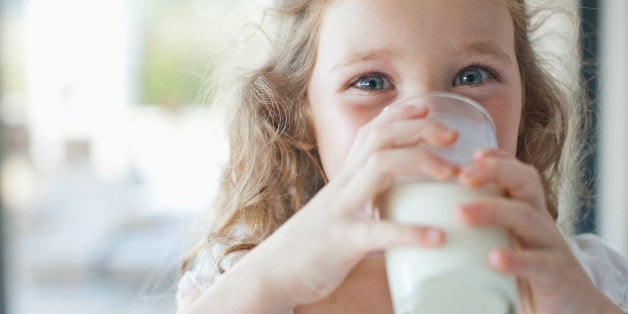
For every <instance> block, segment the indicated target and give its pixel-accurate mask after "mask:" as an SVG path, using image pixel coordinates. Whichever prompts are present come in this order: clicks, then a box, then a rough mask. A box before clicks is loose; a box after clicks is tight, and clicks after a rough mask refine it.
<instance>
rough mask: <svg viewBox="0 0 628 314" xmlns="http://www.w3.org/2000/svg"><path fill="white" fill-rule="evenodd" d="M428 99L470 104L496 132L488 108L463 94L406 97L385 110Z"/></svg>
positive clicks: (430, 93)
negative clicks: (452, 100) (450, 100)
mask: <svg viewBox="0 0 628 314" xmlns="http://www.w3.org/2000/svg"><path fill="white" fill-rule="evenodd" d="M427 97H441V98H452V99H456V100H460V101H463V102H466V103H468V104H470V105H471V106H472V107H474V108H475V109H477V110H478V111H480V113H482V115H483V116H484V117H485V118H486V119H487V120H488V121H489V123H490V124H491V127H492V128H493V130H494V131H496V129H495V122H494V121H493V118H491V115H490V114H489V113H488V111H487V110H486V108H484V107H483V106H482V105H480V104H479V103H478V102H477V101H475V100H473V99H471V98H469V97H467V96H464V95H461V94H457V93H452V92H427V93H421V94H415V95H412V96H410V97H406V98H404V99H402V100H400V101H396V102H394V103H392V104H390V105H388V106H386V108H384V111H386V110H389V108H393V107H396V106H400V105H402V104H403V103H406V102H408V101H410V100H412V99H420V98H427Z"/></svg>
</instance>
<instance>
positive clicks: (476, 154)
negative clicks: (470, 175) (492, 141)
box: [473, 148, 488, 160]
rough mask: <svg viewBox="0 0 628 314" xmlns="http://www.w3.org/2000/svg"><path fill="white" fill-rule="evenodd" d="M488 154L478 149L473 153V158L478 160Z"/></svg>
mask: <svg viewBox="0 0 628 314" xmlns="http://www.w3.org/2000/svg"><path fill="white" fill-rule="evenodd" d="M487 154H488V150H486V149H483V148H478V149H476V150H475V151H474V152H473V158H474V159H476V160H478V159H482V158H484V156H486V155H487Z"/></svg>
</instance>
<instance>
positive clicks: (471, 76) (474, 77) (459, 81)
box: [454, 67, 494, 86]
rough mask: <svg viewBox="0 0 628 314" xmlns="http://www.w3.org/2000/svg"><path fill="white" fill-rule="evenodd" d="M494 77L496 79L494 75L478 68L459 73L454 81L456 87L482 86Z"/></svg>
mask: <svg viewBox="0 0 628 314" xmlns="http://www.w3.org/2000/svg"><path fill="white" fill-rule="evenodd" d="M492 77H494V75H493V73H491V72H489V71H488V70H486V69H482V68H478V67H471V68H466V69H463V70H462V71H460V73H458V75H457V76H456V79H455V80H454V86H460V85H480V84H482V83H484V82H486V81H487V80H488V79H490V78H492Z"/></svg>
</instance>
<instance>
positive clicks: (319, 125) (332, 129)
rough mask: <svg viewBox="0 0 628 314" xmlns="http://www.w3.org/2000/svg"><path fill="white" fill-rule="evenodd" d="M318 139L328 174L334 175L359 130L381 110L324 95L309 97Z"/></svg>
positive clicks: (339, 168) (339, 169)
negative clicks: (369, 109)
mask: <svg viewBox="0 0 628 314" xmlns="http://www.w3.org/2000/svg"><path fill="white" fill-rule="evenodd" d="M310 106H311V110H312V116H313V120H314V129H315V132H316V142H317V149H318V152H319V155H320V157H321V161H322V163H323V168H324V170H325V174H326V175H327V177H328V178H329V179H333V178H334V177H335V176H336V174H337V173H338V172H340V171H341V170H342V166H343V165H344V163H345V160H346V158H347V156H348V155H349V151H350V150H351V147H352V145H353V142H354V140H355V137H356V134H357V132H358V131H359V129H360V128H361V127H363V126H364V125H365V124H366V123H368V122H369V121H371V120H372V119H373V118H374V117H375V116H376V115H377V113H378V112H375V111H373V112H371V111H368V110H360V109H358V108H356V106H353V105H352V104H351V103H350V102H347V101H346V100H342V99H340V98H335V97H325V96H324V95H320V94H319V95H318V96H312V97H310Z"/></svg>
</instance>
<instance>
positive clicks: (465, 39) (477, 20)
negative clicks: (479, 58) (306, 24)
mask: <svg viewBox="0 0 628 314" xmlns="http://www.w3.org/2000/svg"><path fill="white" fill-rule="evenodd" d="M320 32H321V33H320V42H319V53H322V54H326V53H329V54H331V55H334V56H338V57H341V56H347V55H351V54H355V53H359V52H360V51H370V50H381V49H386V50H391V51H397V52H400V53H405V54H408V53H412V52H413V51H416V50H419V49H420V50H421V51H422V53H429V52H430V51H431V52H432V53H434V54H435V55H442V54H443V52H444V51H450V50H451V51H453V50H456V49H458V48H460V47H462V46H468V45H472V44H473V43H476V42H486V43H488V42H490V43H493V44H495V45H496V46H498V47H499V48H501V50H503V51H505V52H506V53H508V54H511V55H514V30H513V24H512V18H511V16H510V12H509V11H508V8H507V7H506V6H505V5H504V4H503V2H502V1H498V0H395V1H390V0H370V1H362V0H336V1H333V2H332V3H331V4H330V5H329V6H328V7H327V9H326V10H325V12H324V13H323V17H322V21H321V27H320ZM429 48H432V49H429Z"/></svg>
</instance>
